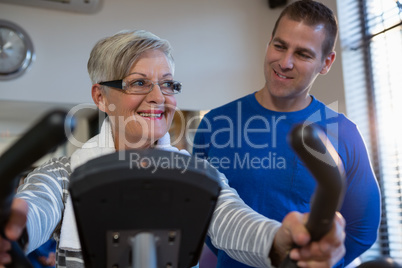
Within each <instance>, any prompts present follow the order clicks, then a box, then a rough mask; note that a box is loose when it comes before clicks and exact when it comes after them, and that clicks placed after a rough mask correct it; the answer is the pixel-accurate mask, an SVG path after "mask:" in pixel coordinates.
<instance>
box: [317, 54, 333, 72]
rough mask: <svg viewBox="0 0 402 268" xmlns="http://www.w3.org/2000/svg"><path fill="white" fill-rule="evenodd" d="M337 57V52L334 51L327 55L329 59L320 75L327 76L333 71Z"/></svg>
mask: <svg viewBox="0 0 402 268" xmlns="http://www.w3.org/2000/svg"><path fill="white" fill-rule="evenodd" d="M335 57H336V53H335V51H332V52H331V53H329V54H328V55H327V57H326V58H325V60H324V66H323V67H322V69H321V72H320V74H327V73H328V72H329V70H330V69H331V66H332V63H334V61H335Z"/></svg>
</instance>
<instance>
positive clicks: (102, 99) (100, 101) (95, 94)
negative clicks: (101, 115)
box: [92, 84, 106, 112]
mask: <svg viewBox="0 0 402 268" xmlns="http://www.w3.org/2000/svg"><path fill="white" fill-rule="evenodd" d="M105 94H106V92H105V90H104V89H102V86H101V85H99V84H94V85H92V99H93V101H94V103H95V104H96V106H97V107H98V109H99V110H101V111H102V112H106V96H105Z"/></svg>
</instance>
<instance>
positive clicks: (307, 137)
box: [280, 124, 345, 268]
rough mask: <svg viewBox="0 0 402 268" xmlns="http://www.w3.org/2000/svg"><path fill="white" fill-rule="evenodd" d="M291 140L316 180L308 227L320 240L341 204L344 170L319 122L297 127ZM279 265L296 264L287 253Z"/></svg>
mask: <svg viewBox="0 0 402 268" xmlns="http://www.w3.org/2000/svg"><path fill="white" fill-rule="evenodd" d="M288 142H289V143H290V145H291V147H292V148H293V150H294V151H295V152H296V154H297V155H298V156H299V158H300V159H301V160H302V161H303V163H304V164H305V165H306V167H307V169H308V170H309V171H310V173H311V174H312V175H313V177H314V178H315V180H316V181H317V187H316V189H315V192H314V195H313V197H312V199H311V205H310V215H309V218H308V221H307V223H306V228H307V230H308V231H309V233H310V235H311V240H312V241H318V240H320V239H321V238H322V237H323V236H324V235H325V234H326V233H328V231H329V230H330V229H331V228H332V223H333V220H334V217H335V213H336V211H337V210H339V209H340V207H341V205H342V202H343V197H344V190H345V169H344V166H343V164H342V161H341V159H340V157H339V155H338V153H337V151H336V150H335V148H334V146H333V145H332V143H331V142H330V141H329V139H328V137H327V136H326V135H325V133H324V132H323V131H322V130H321V129H320V128H319V127H317V126H316V125H313V124H309V125H305V124H299V125H297V126H295V127H294V128H293V129H292V131H291V132H290V134H289V136H288ZM285 265H286V266H285ZM280 267H281V268H282V267H287V268H289V267H297V265H296V262H295V261H293V260H291V259H290V258H289V256H287V258H286V259H285V261H284V262H282V264H281V266H280Z"/></svg>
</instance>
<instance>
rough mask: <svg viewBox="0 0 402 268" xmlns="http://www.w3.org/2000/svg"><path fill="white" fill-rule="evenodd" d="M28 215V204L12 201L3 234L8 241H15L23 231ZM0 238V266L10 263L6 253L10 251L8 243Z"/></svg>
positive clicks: (8, 255)
mask: <svg viewBox="0 0 402 268" xmlns="http://www.w3.org/2000/svg"><path fill="white" fill-rule="evenodd" d="M27 215H28V204H27V203H26V202H25V200H23V199H18V198H16V199H14V200H13V203H12V205H11V214H10V218H9V220H8V222H7V224H6V226H5V229H4V234H5V235H6V237H7V238H8V239H9V240H17V239H18V238H19V237H20V236H21V234H22V232H23V231H24V228H25V224H26V221H27ZM9 240H7V239H5V238H3V237H0V265H4V264H8V263H10V262H11V257H10V254H8V251H9V250H10V249H11V243H10V241H9Z"/></svg>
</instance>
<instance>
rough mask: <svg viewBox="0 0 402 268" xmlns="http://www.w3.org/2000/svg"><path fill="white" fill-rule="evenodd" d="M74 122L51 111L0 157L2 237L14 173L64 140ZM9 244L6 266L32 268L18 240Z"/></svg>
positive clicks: (19, 172)
mask: <svg viewBox="0 0 402 268" xmlns="http://www.w3.org/2000/svg"><path fill="white" fill-rule="evenodd" d="M74 124H75V122H74V119H73V118H72V117H68V115H67V113H66V112H64V111H60V110H55V111H51V112H49V113H47V114H46V115H45V116H44V117H43V118H42V119H41V120H39V121H38V122H37V123H36V124H35V125H34V126H33V127H32V128H30V129H29V130H28V131H27V132H26V133H25V134H24V135H23V136H22V137H21V138H20V139H18V140H17V141H16V142H15V143H14V144H13V145H12V146H11V147H10V148H9V149H8V150H7V151H6V152H5V153H3V155H1V156H0V228H1V229H0V230H1V235H2V236H3V237H5V235H4V227H5V225H6V223H7V221H8V219H9V215H10V212H11V203H12V201H13V198H14V195H15V190H16V187H17V186H18V183H19V177H18V175H19V174H21V172H23V171H24V170H26V169H28V168H30V167H31V165H32V164H34V163H35V162H36V161H37V160H39V159H40V158H41V157H43V156H44V155H46V154H47V153H48V152H49V151H51V150H53V149H55V148H56V147H57V146H58V145H60V144H61V143H63V142H65V141H66V131H65V130H68V131H69V133H71V131H72V129H73V127H74ZM11 243H12V250H10V255H11V259H12V263H11V264H9V265H7V266H6V267H8V268H27V267H32V265H31V264H30V263H29V261H28V259H27V258H26V257H25V254H24V252H23V251H22V249H21V248H20V246H19V245H18V243H17V242H15V241H11Z"/></svg>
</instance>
